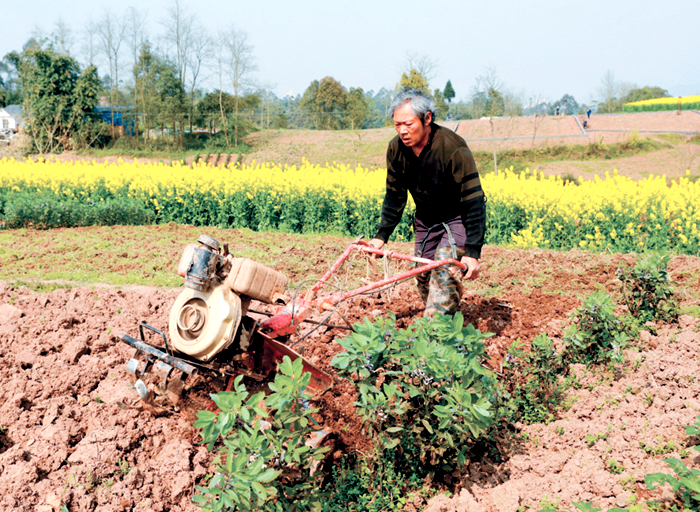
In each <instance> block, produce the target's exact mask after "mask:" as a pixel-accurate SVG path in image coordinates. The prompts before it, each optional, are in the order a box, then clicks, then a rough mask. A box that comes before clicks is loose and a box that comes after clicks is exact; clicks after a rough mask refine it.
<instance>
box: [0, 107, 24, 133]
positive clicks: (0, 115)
mask: <svg viewBox="0 0 700 512" xmlns="http://www.w3.org/2000/svg"><path fill="white" fill-rule="evenodd" d="M23 125H24V119H23V118H22V106H21V105H8V106H6V107H3V108H0V130H1V131H4V132H5V131H10V130H11V131H13V132H17V131H19V130H20V128H21V127H22V126H23Z"/></svg>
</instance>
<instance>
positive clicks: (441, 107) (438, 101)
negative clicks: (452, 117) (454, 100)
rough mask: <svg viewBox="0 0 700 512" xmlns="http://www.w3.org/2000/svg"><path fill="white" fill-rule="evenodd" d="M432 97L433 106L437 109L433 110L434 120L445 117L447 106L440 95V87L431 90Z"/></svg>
mask: <svg viewBox="0 0 700 512" xmlns="http://www.w3.org/2000/svg"><path fill="white" fill-rule="evenodd" d="M433 98H435V107H436V110H437V111H436V112H435V118H436V119H435V120H436V121H437V120H438V119H443V120H444V119H446V118H447V112H448V111H449V107H448V106H447V103H445V97H444V96H443V95H442V91H440V89H435V91H433Z"/></svg>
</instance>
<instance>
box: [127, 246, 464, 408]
mask: <svg viewBox="0 0 700 512" xmlns="http://www.w3.org/2000/svg"><path fill="white" fill-rule="evenodd" d="M197 242H198V244H189V245H187V246H186V247H185V250H184V253H183V255H182V257H181V259H180V263H179V264H178V269H177V272H178V274H179V275H180V276H182V277H183V278H184V285H185V289H184V290H183V291H182V293H180V295H179V296H178V297H177V299H176V300H175V303H174V304H173V307H172V309H171V311H170V319H169V325H168V335H166V334H165V333H164V332H162V331H160V330H158V329H155V328H153V327H151V326H149V325H146V324H145V323H143V322H141V323H140V324H139V339H136V338H133V337H131V336H128V335H126V334H120V335H119V336H120V338H121V339H122V340H123V341H124V342H126V343H128V344H129V345H131V346H132V347H134V348H135V349H136V353H135V354H134V356H133V357H132V359H131V360H130V361H129V363H128V364H127V371H128V372H130V373H131V374H132V375H133V378H134V381H135V383H134V385H135V388H136V390H137V391H138V393H139V395H140V397H141V399H143V400H144V401H145V402H146V403H149V404H151V405H157V406H158V405H159V406H168V405H171V406H173V405H174V406H177V403H178V401H179V399H180V395H181V394H182V391H183V390H184V389H187V388H188V387H189V386H191V385H193V381H195V380H196V379H195V377H196V376H197V375H207V376H209V377H219V376H221V377H229V385H230V383H231V382H232V380H233V379H232V378H233V377H234V376H235V375H246V376H248V377H250V378H252V379H255V380H258V381H262V380H265V379H266V378H267V376H268V374H269V373H270V372H271V371H273V370H275V369H276V365H277V361H280V360H281V359H282V358H283V357H284V356H285V355H287V356H289V357H290V358H291V359H292V360H294V359H297V358H302V360H303V363H304V371H307V372H310V373H311V384H309V386H308V387H307V392H308V393H309V394H311V395H317V394H320V393H322V392H324V391H325V390H326V389H328V388H329V387H330V386H331V384H332V382H333V379H332V377H331V376H330V375H329V374H327V373H326V372H324V371H322V370H321V369H319V368H317V367H315V366H314V365H313V364H311V363H310V362H309V361H308V360H306V359H304V358H303V356H302V355H301V354H300V353H298V352H297V351H295V350H294V349H293V348H292V346H290V345H289V343H288V342H289V338H290V336H291V335H293V334H295V333H296V332H297V330H298V328H299V325H300V324H301V323H302V322H310V323H314V324H317V325H329V324H327V322H328V321H329V319H330V317H331V316H332V315H333V313H334V312H335V311H336V310H337V307H338V305H339V304H340V302H341V301H343V300H345V299H348V298H351V297H355V296H357V295H361V294H371V293H376V292H378V291H380V290H382V289H385V288H387V287H391V286H395V285H396V284H397V283H398V282H400V281H404V280H406V279H410V278H412V277H415V276H416V275H417V274H420V273H423V272H429V271H431V270H433V269H434V268H437V267H439V266H442V265H448V264H449V265H455V266H456V267H457V268H460V269H464V265H463V264H462V263H460V262H459V261H456V260H454V259H446V260H440V261H433V260H427V259H423V258H416V257H413V256H407V255H403V254H398V253H393V252H391V251H386V250H378V249H374V248H373V247H371V246H370V245H369V244H367V243H366V242H364V241H361V240H360V239H358V240H356V241H355V242H354V243H352V244H351V245H350V246H349V247H348V248H347V249H346V250H345V252H344V253H343V254H342V255H341V256H340V257H339V258H338V260H337V261H336V262H335V263H334V264H333V266H332V267H331V268H330V269H329V270H328V272H326V274H325V275H324V276H323V277H322V278H321V279H320V280H319V281H318V282H317V283H316V284H315V285H314V286H313V287H312V288H311V289H310V290H309V291H308V292H307V293H306V295H305V296H304V297H303V298H302V297H297V296H296V294H295V295H294V297H293V299H291V301H288V300H286V299H285V296H284V291H285V289H286V287H287V284H288V279H287V278H286V277H285V276H284V275H283V274H281V273H280V272H277V271H276V270H273V269H271V268H268V267H266V266H264V265H262V264H260V263H258V262H256V261H253V260H251V259H249V258H236V257H234V256H233V255H232V254H230V253H229V251H228V246H227V245H226V244H225V245H224V247H223V249H222V248H220V246H219V242H218V241H216V240H215V239H213V238H211V237H209V236H207V235H202V236H200V237H199V239H198V240H197ZM353 251H360V252H362V253H365V254H368V255H369V254H375V255H378V256H383V257H386V258H387V260H386V261H388V260H389V259H390V258H394V259H398V260H404V261H412V262H414V263H415V264H416V265H415V268H413V269H412V270H409V271H407V272H403V273H400V274H397V275H395V276H393V277H392V276H388V275H386V276H385V279H383V280H381V281H378V282H375V283H371V284H368V285H366V286H363V287H360V288H357V289H355V290H351V291H342V290H341V291H339V292H338V293H335V294H331V295H326V296H324V297H321V298H316V296H317V294H318V293H319V291H321V290H322V289H323V288H324V287H325V286H326V285H327V283H328V281H329V279H330V278H331V277H333V276H335V275H336V273H337V272H338V271H339V270H340V268H341V267H342V265H343V263H344V262H345V261H346V260H347V258H348V256H349V255H350V254H351V253H352V252H353ZM253 300H256V301H260V302H263V303H266V304H280V306H279V310H278V312H277V313H276V314H274V315H271V316H270V318H267V319H265V320H262V321H259V320H255V319H254V318H252V317H251V316H249V313H261V314H267V313H265V312H262V311H254V312H253V311H252V310H251V309H250V305H251V301H253ZM288 302H291V303H289V304H288ZM314 313H321V314H324V313H325V317H324V318H323V319H322V320H321V321H319V320H313V319H311V316H312V315H313V314H314ZM340 316H341V317H342V315H340ZM343 320H344V318H343ZM329 326H330V325H329ZM331 327H341V328H346V329H349V328H350V327H349V326H348V327H345V326H338V325H333V326H331ZM145 330H149V331H151V333H152V334H151V336H153V334H157V335H159V336H160V338H162V344H155V343H152V342H149V341H147V340H146V336H145ZM189 377H192V379H189Z"/></svg>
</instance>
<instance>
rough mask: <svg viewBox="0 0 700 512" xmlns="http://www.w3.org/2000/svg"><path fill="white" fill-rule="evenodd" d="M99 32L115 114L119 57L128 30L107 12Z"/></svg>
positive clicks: (111, 104)
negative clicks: (107, 67) (107, 65)
mask: <svg viewBox="0 0 700 512" xmlns="http://www.w3.org/2000/svg"><path fill="white" fill-rule="evenodd" d="M97 30H98V32H97V34H98V37H99V40H100V46H101V50H102V53H103V55H104V56H105V57H106V58H107V62H108V64H109V99H110V106H111V107H112V115H114V107H115V106H118V105H115V103H119V57H120V56H121V46H122V43H123V42H124V34H125V31H126V27H125V24H124V23H122V22H121V21H120V20H118V19H117V18H115V17H114V16H112V15H111V14H110V13H109V12H106V13H105V15H104V17H103V18H102V21H101V22H100V23H99V24H98V26H97Z"/></svg>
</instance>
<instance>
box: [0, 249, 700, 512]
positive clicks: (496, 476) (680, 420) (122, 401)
mask: <svg viewBox="0 0 700 512" xmlns="http://www.w3.org/2000/svg"><path fill="white" fill-rule="evenodd" d="M501 251H503V252H504V254H506V255H510V256H511V258H512V260H513V261H517V262H518V263H517V265H510V266H508V267H507V268H488V267H487V268H486V269H485V271H484V277H483V279H484V286H496V285H497V284H499V283H500V285H501V286H502V287H501V288H500V289H501V291H500V292H499V293H498V294H497V295H495V296H493V297H490V298H489V297H484V296H482V295H479V294H477V293H476V292H475V291H468V292H467V294H466V295H465V297H464V300H463V302H462V305H461V310H462V312H463V314H464V316H465V319H466V321H467V322H470V323H473V324H474V325H476V326H477V327H479V328H480V329H482V330H485V331H486V330H489V331H492V332H495V333H496V336H494V337H493V338H491V339H489V341H488V354H489V356H490V358H491V359H490V364H491V365H492V366H493V367H494V368H496V369H498V368H499V365H500V361H501V359H502V358H503V356H504V353H505V350H506V349H507V347H508V345H510V343H512V341H514V340H515V339H517V338H521V339H523V340H525V341H529V340H531V339H532V338H533V337H534V336H536V335H537V334H538V333H541V332H547V333H548V334H549V335H550V336H551V337H553V338H555V340H556V339H559V338H560V337H561V335H562V329H563V327H564V326H565V325H566V323H567V322H568V318H569V315H570V314H571V312H572V311H573V310H574V309H575V308H576V307H577V306H578V305H579V300H578V299H576V298H574V297H573V296H572V294H571V291H572V290H579V291H580V290H581V289H589V290H594V289H600V288H601V287H602V288H605V289H607V288H611V287H612V286H613V279H614V262H609V261H608V259H609V258H608V259H606V260H605V262H604V261H602V260H601V261H600V262H598V263H596V261H595V258H596V257H595V256H591V255H586V256H585V259H586V262H587V267H586V271H585V273H584V274H581V260H580V256H581V255H579V254H578V253H549V252H546V251H528V252H518V251H513V250H507V249H500V248H493V247H489V248H487V252H486V253H485V255H486V257H487V258H489V259H491V260H495V259H496V256H497V253H498V252H501ZM333 256H335V255H328V257H331V258H332V257H333ZM501 256H503V255H501ZM538 265H547V266H548V267H549V268H550V269H551V279H549V280H548V281H547V282H546V283H543V284H542V287H541V288H538V287H535V288H531V289H530V290H529V291H525V290H523V289H521V287H520V285H519V284H518V278H519V277H520V274H521V273H522V272H524V271H525V270H524V269H525V268H529V267H531V266H538ZM611 265H612V266H611ZM698 266H699V261H698V259H697V258H689V257H677V258H675V259H674V260H673V261H672V266H671V268H672V275H677V276H678V277H679V278H682V279H685V280H687V279H691V280H693V279H697V272H696V271H697V268H698ZM694 276H695V277H694ZM489 283H491V284H489ZM689 284H692V283H689ZM698 285H699V286H700V283H698ZM555 290H558V291H559V292H563V293H565V294H553V293H552V292H553V291H555ZM567 290H568V292H567ZM177 293H178V290H160V289H149V288H138V289H128V290H120V289H114V288H97V287H95V288H87V287H78V288H74V289H71V290H56V291H54V292H51V293H36V292H32V291H30V290H28V289H26V288H18V289H12V288H11V287H10V286H8V285H6V284H4V283H2V282H0V381H1V382H3V386H2V387H1V388H0V404H1V405H0V426H2V427H3V429H2V434H1V435H0V510H8V511H9V510H13V511H30V510H32V511H34V510H38V511H41V512H50V511H57V510H58V509H59V506H60V505H66V506H68V509H69V510H71V511H72V512H78V511H80V512H82V511H92V510H100V511H123V510H128V511H139V512H146V511H195V510H198V509H197V507H195V506H194V505H193V504H192V502H191V496H192V493H193V491H194V485H196V484H198V483H202V482H203V481H204V480H203V479H204V478H205V475H206V474H207V473H208V472H210V471H211V469H210V467H209V463H210V461H211V456H210V454H208V453H207V452H206V450H205V449H204V448H203V447H201V446H199V445H198V433H197V431H196V429H194V428H193V427H192V422H193V419H194V414H195V413H196V411H198V410H201V409H202V408H203V407H205V406H206V404H207V402H206V400H203V398H202V397H203V396H204V395H200V394H195V393H193V394H191V395H187V396H186V400H185V403H184V406H183V409H182V413H181V414H172V413H171V414H164V415H158V414H154V413H153V412H151V411H149V410H148V409H144V408H143V407H142V406H141V405H140V403H139V402H136V406H135V407H131V406H130V404H132V402H133V401H134V399H135V397H136V394H135V391H134V389H133V387H132V386H131V383H130V381H129V379H128V377H127V373H126V372H125V363H126V362H127V361H128V360H129V358H130V357H131V355H132V349H131V348H130V347H128V346H127V345H126V344H124V343H122V342H121V341H119V339H118V338H117V334H118V333H121V332H125V333H128V334H131V335H132V336H136V332H137V330H136V326H137V324H138V322H139V321H145V322H146V323H148V324H149V325H152V326H154V327H156V328H159V329H163V330H165V329H167V318H168V313H169V308H170V305H171V304H172V302H173V300H174V299H175V297H176V295H177ZM693 300H694V299H693ZM257 307H259V308H264V307H265V306H263V305H258V306H257ZM387 311H392V312H393V313H394V314H395V315H396V316H397V317H398V319H399V323H400V325H406V324H407V323H409V322H410V321H411V320H412V319H413V318H414V317H415V316H417V315H420V314H421V305H420V300H419V299H418V296H417V294H416V292H415V291H414V290H413V289H412V287H410V286H409V285H408V284H404V285H401V287H400V288H399V290H398V291H397V292H396V293H395V294H394V296H393V298H392V299H388V298H380V299H373V298H363V299H359V300H357V301H355V302H352V303H349V304H346V305H344V306H343V312H344V315H345V316H346V318H348V319H349V320H350V321H351V322H352V321H357V320H360V319H362V318H364V317H365V316H368V315H369V316H375V315H382V314H385V313H386V312H387ZM343 334H344V332H343V331H339V330H328V329H326V328H322V329H320V330H319V331H317V333H315V334H314V336H312V337H311V338H309V340H308V341H305V342H304V344H305V354H306V356H307V357H309V358H310V359H311V361H312V362H313V363H315V364H317V365H318V366H320V367H321V368H323V369H325V370H327V371H329V372H333V369H332V368H331V367H330V366H329V365H330V361H331V359H332V358H333V356H334V355H335V354H336V353H337V352H338V351H339V349H340V347H339V345H338V344H337V343H334V341H333V340H334V339H335V338H336V337H338V336H342V335H343ZM635 361H639V363H635ZM681 361H682V364H681ZM575 371H576V372H577V373H578V374H579V375H580V389H579V390H578V391H575V392H574V393H573V396H574V397H575V402H574V404H573V406H572V407H571V409H570V410H569V411H568V412H566V413H564V414H563V415H562V417H561V418H560V419H558V420H557V421H556V422H554V423H552V424H550V425H533V426H529V427H525V428H524V431H525V432H527V433H528V435H529V439H530V441H529V442H527V443H525V444H523V445H521V446H519V447H518V448H517V449H516V450H515V451H514V453H512V454H511V456H510V458H508V459H507V460H506V461H505V462H503V463H502V464H499V465H495V466H494V465H491V464H487V463H485V462H474V463H473V464H472V465H471V466H470V468H469V472H468V476H467V477H466V478H465V479H464V481H463V482H462V490H461V492H460V493H459V494H458V495H457V496H455V497H454V498H453V499H452V500H448V499H447V498H445V497H437V498H435V499H433V500H432V502H431V503H430V504H429V506H428V508H427V510H429V511H431V512H436V511H438V510H460V511H462V510H464V511H466V510H469V511H471V512H474V511H479V510H489V511H490V510H494V511H504V512H505V511H508V512H513V511H514V510H516V509H517V507H518V506H522V505H529V506H531V507H536V506H537V504H538V503H539V501H540V500H542V499H544V497H545V496H548V497H549V498H551V499H553V500H554V499H561V503H562V504H563V505H568V504H569V502H570V501H571V500H592V501H594V502H595V503H596V504H597V505H598V506H603V507H610V506H613V505H616V504H620V503H621V501H624V500H627V499H629V498H631V496H632V493H633V492H636V493H637V495H638V496H644V493H643V491H642V490H641V489H642V487H641V482H642V481H643V477H644V475H645V474H647V473H650V472H656V471H662V470H664V469H665V464H664V463H663V462H662V461H661V460H660V458H661V457H659V456H657V457H649V456H647V455H646V454H645V453H644V451H643V450H642V449H641V447H640V445H639V441H645V442H647V443H653V444H654V445H657V444H659V443H666V442H669V441H670V442H675V443H677V444H678V446H677V447H676V452H675V453H677V450H678V449H680V448H681V447H682V446H683V443H685V442H686V440H687V438H686V436H685V435H684V433H683V429H682V427H683V425H689V424H691V423H693V421H694V419H695V416H697V415H698V414H700V383H698V382H697V381H696V380H695V376H696V375H698V373H699V372H700V359H698V321H697V319H694V318H690V317H684V318H683V319H682V320H681V323H680V325H678V326H671V327H661V328H660V329H659V332H658V335H657V336H652V335H651V334H648V333H647V334H644V337H643V343H642V345H641V351H640V352H633V351H630V352H629V353H628V364H627V365H626V366H625V368H624V369H623V371H622V373H621V375H620V379H619V380H617V381H610V382H607V381H605V382H600V380H601V379H603V377H602V376H601V375H594V374H591V373H586V372H584V371H583V368H576V369H575ZM210 384H211V386H210V387H211V388H212V389H210V388H208V389H207V391H215V390H216V389H217V386H220V385H221V383H216V382H212V383H210ZM353 399H354V398H353V396H352V393H351V389H350V388H349V387H348V386H347V385H345V384H338V385H337V386H335V387H334V388H333V389H332V390H331V391H330V392H329V393H327V394H326V395H324V396H323V398H322V400H321V402H320V403H319V406H320V407H321V409H322V411H323V422H324V424H325V426H326V428H327V429H328V430H330V431H331V432H334V433H335V434H336V435H337V436H338V438H339V440H340V443H341V445H343V446H345V447H349V448H352V447H355V448H357V447H361V446H363V444H366V442H367V441H366V440H364V439H363V438H362V436H361V431H360V423H359V419H358V418H357V416H355V415H354V413H353V411H352V405H351V403H352V400H353ZM596 434H604V435H605V436H606V438H605V439H604V440H599V441H598V442H596V443H595V444H593V445H592V446H588V445H587V444H586V442H585V437H586V436H587V435H596ZM692 453H694V452H692ZM670 455H673V453H671V454H670ZM611 460H615V461H616V462H617V463H620V464H622V466H624V471H623V472H622V473H621V474H619V475H614V474H612V473H611V472H610V471H608V470H606V465H607V464H609V463H610V462H609V461H611ZM686 463H688V464H691V465H694V466H695V467H698V466H700V460H699V459H698V458H690V459H686ZM441 507H447V508H441Z"/></svg>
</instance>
